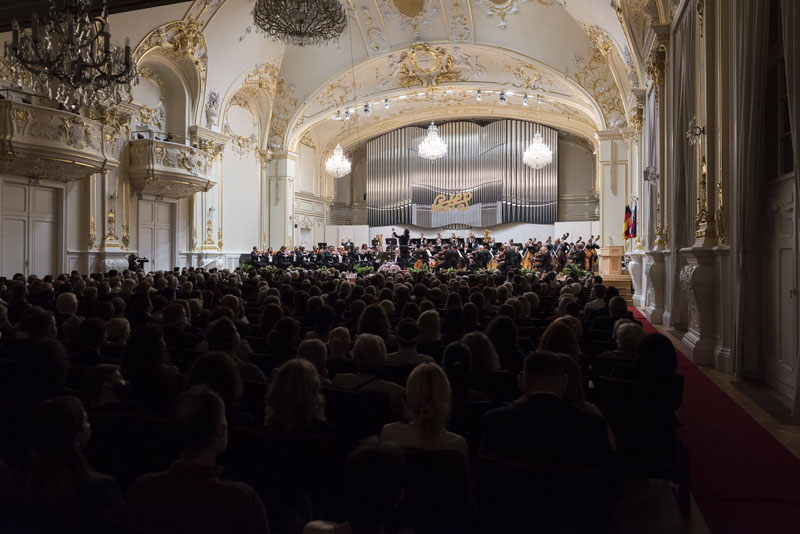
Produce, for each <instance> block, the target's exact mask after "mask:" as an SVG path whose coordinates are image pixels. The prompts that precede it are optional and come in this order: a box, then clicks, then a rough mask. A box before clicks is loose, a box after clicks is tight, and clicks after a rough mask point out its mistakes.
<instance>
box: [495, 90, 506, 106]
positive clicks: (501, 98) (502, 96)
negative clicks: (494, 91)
mask: <svg viewBox="0 0 800 534" xmlns="http://www.w3.org/2000/svg"><path fill="white" fill-rule="evenodd" d="M497 101H498V102H499V103H500V105H501V106H505V105H506V102H508V99H507V98H506V92H505V91H500V94H499V95H498V96H497Z"/></svg>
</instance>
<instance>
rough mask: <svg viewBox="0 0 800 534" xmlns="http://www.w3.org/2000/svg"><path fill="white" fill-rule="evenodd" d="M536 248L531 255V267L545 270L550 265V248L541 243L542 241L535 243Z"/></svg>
mask: <svg viewBox="0 0 800 534" xmlns="http://www.w3.org/2000/svg"><path fill="white" fill-rule="evenodd" d="M537 247H538V250H537V251H536V253H535V254H534V255H533V268H534V269H539V270H545V269H546V268H547V266H549V265H550V249H549V248H547V247H546V246H543V245H542V242H541V241H539V242H538V243H537Z"/></svg>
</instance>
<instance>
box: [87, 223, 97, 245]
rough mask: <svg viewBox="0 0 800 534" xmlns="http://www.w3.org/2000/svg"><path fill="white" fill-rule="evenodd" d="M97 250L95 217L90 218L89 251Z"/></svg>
mask: <svg viewBox="0 0 800 534" xmlns="http://www.w3.org/2000/svg"><path fill="white" fill-rule="evenodd" d="M96 248H97V223H95V221H94V215H92V216H91V217H89V240H88V249H89V250H94V249H96Z"/></svg>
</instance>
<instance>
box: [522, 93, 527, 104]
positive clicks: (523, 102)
mask: <svg viewBox="0 0 800 534" xmlns="http://www.w3.org/2000/svg"><path fill="white" fill-rule="evenodd" d="M522 105H523V106H527V105H528V95H525V96H523V97H522Z"/></svg>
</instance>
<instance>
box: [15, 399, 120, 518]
mask: <svg viewBox="0 0 800 534" xmlns="http://www.w3.org/2000/svg"><path fill="white" fill-rule="evenodd" d="M11 430H12V429H6V431H11ZM13 431H15V432H20V431H22V429H13ZM26 434H27V437H28V443H29V454H28V455H27V456H26V457H25V458H24V459H23V460H22V462H21V463H20V464H19V465H17V466H16V467H15V468H14V469H13V470H12V471H11V473H10V474H9V476H8V480H7V481H6V483H5V484H4V485H3V487H2V488H0V525H2V526H3V531H4V532H94V531H95V527H96V526H97V525H98V524H99V523H100V516H101V515H102V514H103V513H104V512H107V511H108V510H111V509H112V508H114V507H116V506H118V505H119V504H120V503H121V502H122V496H121V494H120V491H119V487H118V486H117V484H116V482H114V479H112V478H111V477H108V476H105V475H102V474H100V473H96V472H94V471H93V470H92V468H91V466H90V465H89V463H88V462H87V460H86V458H85V457H84V455H83V452H82V451H83V449H84V448H85V447H86V445H87V444H88V443H89V439H90V437H91V426H90V425H89V418H88V416H87V414H86V412H85V411H84V409H83V406H82V405H81V401H80V400H79V399H78V398H77V397H72V396H69V397H55V398H52V399H49V400H47V401H44V402H43V403H41V404H39V405H37V406H36V407H35V408H33V410H31V412H30V414H29V415H28V423H27V428H26Z"/></svg>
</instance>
